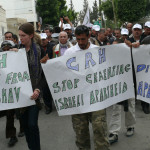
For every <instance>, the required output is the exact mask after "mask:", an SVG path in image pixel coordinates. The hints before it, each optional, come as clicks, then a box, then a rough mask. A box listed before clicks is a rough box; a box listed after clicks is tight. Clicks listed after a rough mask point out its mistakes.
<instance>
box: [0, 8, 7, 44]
mask: <svg viewBox="0 0 150 150" xmlns="http://www.w3.org/2000/svg"><path fill="white" fill-rule="evenodd" d="M6 31H7V22H6V11H5V10H4V9H3V8H2V7H1V6H0V44H1V43H2V41H3V40H4V33H5V32H6Z"/></svg>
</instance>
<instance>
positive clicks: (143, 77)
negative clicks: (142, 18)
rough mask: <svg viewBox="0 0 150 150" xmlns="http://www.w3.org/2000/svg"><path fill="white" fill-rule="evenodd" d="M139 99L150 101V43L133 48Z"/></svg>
mask: <svg viewBox="0 0 150 150" xmlns="http://www.w3.org/2000/svg"><path fill="white" fill-rule="evenodd" d="M132 52H133V59H134V66H135V72H136V83H137V99H139V100H142V101H145V102H147V103H150V45H141V46H140V47H139V48H133V49H132Z"/></svg>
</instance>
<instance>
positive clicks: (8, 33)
mask: <svg viewBox="0 0 150 150" xmlns="http://www.w3.org/2000/svg"><path fill="white" fill-rule="evenodd" d="M4 36H5V40H11V41H13V33H12V32H10V31H7V32H5V34H4Z"/></svg>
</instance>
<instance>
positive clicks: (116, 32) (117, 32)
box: [114, 28, 121, 39]
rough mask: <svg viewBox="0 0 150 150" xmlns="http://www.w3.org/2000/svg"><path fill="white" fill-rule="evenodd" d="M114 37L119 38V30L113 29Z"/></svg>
mask: <svg viewBox="0 0 150 150" xmlns="http://www.w3.org/2000/svg"><path fill="white" fill-rule="evenodd" d="M114 34H115V37H116V39H120V38H121V30H120V29H118V28H117V29H115V31H114Z"/></svg>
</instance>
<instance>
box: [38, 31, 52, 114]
mask: <svg viewBox="0 0 150 150" xmlns="http://www.w3.org/2000/svg"><path fill="white" fill-rule="evenodd" d="M40 37H41V50H44V52H45V55H46V54H48V57H49V58H50V59H51V58H52V55H53V51H52V48H53V47H51V44H50V43H49V42H48V40H47V35H46V33H41V34H40ZM41 76H42V79H43V85H42V92H43V100H44V104H45V114H50V113H51V112H52V110H53V108H52V101H53V98H52V95H51V92H50V90H49V87H48V84H47V81H46V79H45V75H44V73H43V72H42V75H41Z"/></svg>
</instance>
